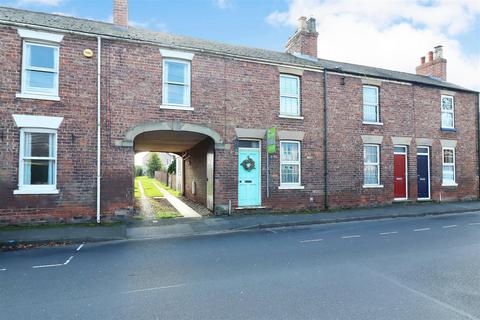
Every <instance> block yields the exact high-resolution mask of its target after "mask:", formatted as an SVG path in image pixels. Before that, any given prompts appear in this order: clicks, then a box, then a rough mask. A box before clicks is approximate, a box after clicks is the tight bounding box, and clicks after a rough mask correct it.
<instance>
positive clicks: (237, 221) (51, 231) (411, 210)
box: [0, 201, 480, 242]
mask: <svg viewBox="0 0 480 320" xmlns="http://www.w3.org/2000/svg"><path fill="white" fill-rule="evenodd" d="M475 211H480V201H465V202H443V203H431V202H429V203H417V204H404V203H402V204H394V205H390V206H385V207H377V208H359V209H349V210H337V211H328V212H320V213H306V214H301V213H291V214H279V213H277V214H255V215H239V216H218V217H217V216H210V217H200V218H175V219H160V220H158V221H156V222H154V221H132V222H130V223H128V225H126V226H125V225H124V226H115V225H114V226H102V227H70V226H68V227H65V228H44V229H37V228H29V229H19V230H8V229H4V230H0V242H6V241H10V240H15V241H27V242H28V241H50V240H55V241H64V240H72V241H89V240H108V239H111V240H115V239H150V238H175V237H185V236H193V235H211V234H222V233H232V232H241V231H245V230H251V229H265V228H276V227H288V226H301V225H315V224H328V223H336V222H349V221H363V220H378V219H391V218H401V217H422V216H428V215H442V214H451V213H464V212H475ZM102 232H103V233H102Z"/></svg>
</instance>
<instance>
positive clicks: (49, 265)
mask: <svg viewBox="0 0 480 320" xmlns="http://www.w3.org/2000/svg"><path fill="white" fill-rule="evenodd" d="M63 265H64V264H63V263H56V264H43V265H40V266H33V267H32V268H33V269H38V268H51V267H61V266H63Z"/></svg>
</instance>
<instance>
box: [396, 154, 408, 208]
mask: <svg viewBox="0 0 480 320" xmlns="http://www.w3.org/2000/svg"><path fill="white" fill-rule="evenodd" d="M393 158H394V161H393V162H394V168H393V179H394V181H393V193H394V197H395V198H396V199H405V198H407V177H406V174H405V171H406V161H405V160H406V155H405V154H395V155H394V157H393Z"/></svg>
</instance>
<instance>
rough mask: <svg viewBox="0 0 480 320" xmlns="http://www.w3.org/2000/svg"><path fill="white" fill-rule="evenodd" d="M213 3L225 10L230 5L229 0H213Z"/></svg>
mask: <svg viewBox="0 0 480 320" xmlns="http://www.w3.org/2000/svg"><path fill="white" fill-rule="evenodd" d="M213 3H214V4H215V5H216V6H217V7H219V8H220V9H226V8H227V7H229V6H230V5H231V3H230V0H213Z"/></svg>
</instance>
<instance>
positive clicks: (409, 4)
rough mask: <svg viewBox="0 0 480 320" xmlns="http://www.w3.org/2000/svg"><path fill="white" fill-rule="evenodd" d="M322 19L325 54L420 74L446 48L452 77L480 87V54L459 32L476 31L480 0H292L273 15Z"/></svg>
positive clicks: (273, 18) (283, 19)
mask: <svg viewBox="0 0 480 320" xmlns="http://www.w3.org/2000/svg"><path fill="white" fill-rule="evenodd" d="M300 16H314V17H316V18H317V31H318V33H319V36H318V52H319V56H320V57H321V58H325V59H331V60H337V61H344V62H352V63H358V64H364V65H371V66H376V67H382V68H387V69H394V70H399V71H405V72H411V73H414V72H415V66H416V65H418V64H419V60H420V57H421V56H424V55H425V54H426V53H427V52H428V51H430V50H432V49H433V47H434V46H435V45H439V44H441V45H443V46H444V57H445V58H446V59H447V60H448V64H447V68H448V70H447V76H448V79H447V80H448V81H450V82H454V83H458V84H460V85H463V86H466V87H468V88H472V89H477V90H480V81H479V80H478V79H479V77H478V75H479V74H480V52H474V53H471V54H466V53H465V52H463V51H462V45H461V43H460V41H459V40H458V39H459V36H460V35H462V34H465V33H467V32H476V31H472V28H474V26H475V22H477V20H478V19H479V17H480V1H471V0H457V1H448V0H433V1H425V0H417V1H416V0H399V1H374V0H324V1H320V0H289V9H288V11H285V12H279V11H276V12H273V13H271V14H270V15H269V16H268V17H267V21H268V22H269V23H270V24H272V25H296V23H297V18H298V17H300Z"/></svg>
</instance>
